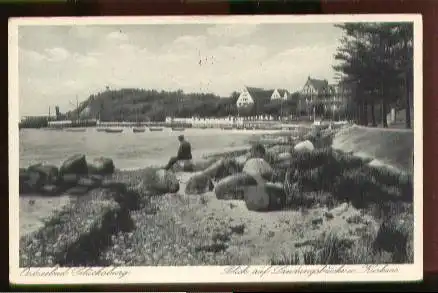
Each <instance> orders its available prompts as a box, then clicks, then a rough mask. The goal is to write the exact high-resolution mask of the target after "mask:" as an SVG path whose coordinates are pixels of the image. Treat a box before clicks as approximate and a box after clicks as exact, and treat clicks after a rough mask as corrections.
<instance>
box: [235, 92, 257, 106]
mask: <svg viewBox="0 0 438 293" xmlns="http://www.w3.org/2000/svg"><path fill="white" fill-rule="evenodd" d="M236 104H237V107H239V108H240V107H243V106H247V105H250V104H254V99H253V97H252V96H251V94H250V93H249V91H248V89H247V88H246V87H244V88H243V89H242V91H241V92H240V96H239V97H238V98H237V102H236Z"/></svg>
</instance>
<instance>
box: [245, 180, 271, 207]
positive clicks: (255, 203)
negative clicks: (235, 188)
mask: <svg viewBox="0 0 438 293" xmlns="http://www.w3.org/2000/svg"><path fill="white" fill-rule="evenodd" d="M243 195H244V199H245V204H246V207H247V208H248V210H250V211H266V210H269V207H270V196H269V193H268V192H267V191H266V189H265V185H264V184H263V183H259V184H257V185H255V186H246V187H245V190H244V192H243Z"/></svg>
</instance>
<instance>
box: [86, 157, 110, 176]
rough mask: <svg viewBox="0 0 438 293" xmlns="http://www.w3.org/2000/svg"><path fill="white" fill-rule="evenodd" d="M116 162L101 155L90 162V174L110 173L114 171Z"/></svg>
mask: <svg viewBox="0 0 438 293" xmlns="http://www.w3.org/2000/svg"><path fill="white" fill-rule="evenodd" d="M114 169H115V167H114V162H113V160H112V159H110V158H105V157H100V158H96V159H94V160H93V162H92V163H91V164H88V171H89V173H90V174H99V175H109V174H113V173H114Z"/></svg>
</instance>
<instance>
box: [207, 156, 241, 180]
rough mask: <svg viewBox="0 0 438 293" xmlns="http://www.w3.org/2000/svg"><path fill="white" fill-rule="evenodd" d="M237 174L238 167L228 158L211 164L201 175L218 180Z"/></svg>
mask: <svg viewBox="0 0 438 293" xmlns="http://www.w3.org/2000/svg"><path fill="white" fill-rule="evenodd" d="M238 172H239V165H238V164H237V163H236V162H235V161H234V160H233V159H230V158H222V159H219V160H217V161H216V162H215V163H213V164H211V165H210V166H209V167H208V168H207V169H205V170H204V171H203V172H202V173H204V174H205V175H206V176H208V177H210V178H214V179H216V180H220V179H222V178H225V177H227V176H229V175H233V174H236V173H238Z"/></svg>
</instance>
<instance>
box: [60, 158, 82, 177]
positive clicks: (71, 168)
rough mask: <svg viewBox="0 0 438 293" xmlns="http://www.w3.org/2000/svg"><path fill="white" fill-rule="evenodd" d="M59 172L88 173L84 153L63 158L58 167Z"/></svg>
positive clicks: (62, 173)
mask: <svg viewBox="0 0 438 293" xmlns="http://www.w3.org/2000/svg"><path fill="white" fill-rule="evenodd" d="M59 173H60V174H61V175H64V174H78V175H85V174H88V166H87V161H86V159H85V155H79V154H77V155H73V156H71V157H69V158H68V159H67V160H65V161H64V162H63V163H62V165H61V168H59Z"/></svg>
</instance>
